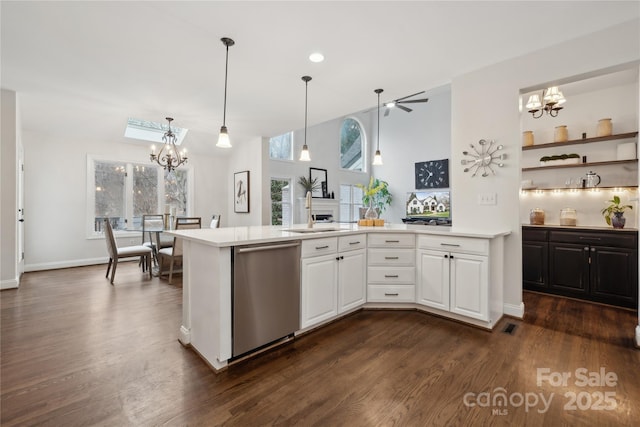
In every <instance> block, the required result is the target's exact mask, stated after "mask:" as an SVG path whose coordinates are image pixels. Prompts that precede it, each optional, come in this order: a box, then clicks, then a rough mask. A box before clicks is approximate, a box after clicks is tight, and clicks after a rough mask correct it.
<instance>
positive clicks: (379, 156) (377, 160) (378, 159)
mask: <svg viewBox="0 0 640 427" xmlns="http://www.w3.org/2000/svg"><path fill="white" fill-rule="evenodd" d="M373 165H374V166H381V165H382V154H380V150H376V154H375V155H374V156H373Z"/></svg>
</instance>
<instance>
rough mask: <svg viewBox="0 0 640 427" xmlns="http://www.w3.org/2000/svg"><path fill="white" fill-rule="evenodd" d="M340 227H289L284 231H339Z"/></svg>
mask: <svg viewBox="0 0 640 427" xmlns="http://www.w3.org/2000/svg"><path fill="white" fill-rule="evenodd" d="M339 230H340V229H339V228H289V229H284V230H282V231H288V232H289V233H323V232H327V231H339Z"/></svg>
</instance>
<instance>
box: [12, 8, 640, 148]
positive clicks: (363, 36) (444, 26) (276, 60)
mask: <svg viewBox="0 0 640 427" xmlns="http://www.w3.org/2000/svg"><path fill="white" fill-rule="evenodd" d="M0 8H1V9H0V13H1V24H2V27H1V36H2V45H1V47H2V50H1V60H2V62H1V75H0V79H1V83H2V87H3V88H7V89H11V90H15V91H17V92H19V93H20V102H21V107H22V121H23V128H24V129H25V130H27V131H38V132H50V133H53V132H61V134H64V133H67V134H68V133H69V132H70V131H71V130H70V129H72V128H73V129H75V130H74V131H75V132H79V133H80V134H82V132H86V135H91V132H94V133H97V132H98V131H101V132H104V134H105V135H106V136H108V137H110V138H113V139H114V140H119V141H120V140H122V139H121V138H122V135H123V133H124V128H125V125H126V120H127V117H129V116H131V117H136V118H140V119H145V120H154V121H163V120H164V117H166V116H172V117H174V118H175V121H174V124H175V125H176V126H179V127H186V128H189V129H190V131H189V135H188V136H187V138H186V140H185V145H186V146H187V147H189V149H190V150H191V151H192V152H193V151H196V152H198V151H202V152H204V151H208V152H211V153H213V152H214V150H216V149H214V148H213V143H214V141H215V140H216V139H217V133H218V130H219V128H220V126H221V124H222V107H223V91H224V59H225V47H224V45H223V44H222V43H221V42H220V38H221V37H231V38H233V39H234V40H235V42H236V45H235V46H233V47H231V48H230V49H229V88H228V103H227V120H226V122H227V126H228V128H229V132H230V135H231V138H232V142H233V141H241V140H243V139H245V138H252V137H256V136H271V135H277V134H279V133H283V132H286V131H288V130H292V129H300V128H302V127H303V124H304V82H302V80H301V77H302V76H303V75H310V76H312V77H313V80H312V81H311V82H310V83H309V124H310V125H313V124H314V123H320V122H323V121H326V120H330V119H333V118H336V117H340V116H343V115H346V114H349V113H352V112H355V111H360V110H363V109H365V108H369V107H371V106H374V105H375V104H376V102H377V96H376V94H375V93H374V92H373V90H374V89H376V88H384V90H385V91H384V93H383V97H382V98H383V99H382V100H383V101H384V100H387V99H393V98H398V97H401V96H405V95H408V94H411V93H414V92H418V91H420V90H425V89H426V90H429V89H431V88H436V87H438V86H441V85H444V84H447V83H448V82H450V80H451V79H452V77H453V76H456V75H460V74H463V73H466V72H469V71H473V70H475V69H478V68H481V67H483V66H487V65H490V64H493V63H496V62H499V61H502V60H505V59H508V58H513V57H516V56H520V55H524V54H526V53H529V52H532V51H534V50H538V49H541V48H543V47H546V46H550V45H553V44H557V43H559V42H561V41H563V40H568V39H571V38H576V37H580V36H582V35H584V34H587V33H591V32H595V31H598V30H600V29H603V28H607V27H610V26H613V25H616V24H619V23H622V22H625V21H628V20H631V19H637V17H638V16H640V12H639V10H640V3H639V2H637V1H622V2H615V1H568V2H561V1H554V2H547V1H533V2H519V1H518V2H515V1H512V2H504V1H499V2H482V1H475V2H460V1H446V2H436V1H412V2H400V1H375V2H368V1H353V2H347V1H340V2H328V1H326V2H323V1H315V2H301V1H286V2H273V1H258V2H247V1H233V2H219V1H195V2H186V1H161V2H156V1H140V2H125V1H119V2H96V1H91V2H55V1H46V2H33V1H22V2H11V1H4V0H3V1H2V2H1V3H0ZM314 51H320V52H322V53H323V54H324V55H325V57H326V59H325V61H324V62H323V63H319V64H314V63H311V62H310V61H309V60H308V59H307V57H308V55H309V54H310V53H311V52H314ZM594 54H597V52H594ZM565 94H566V93H565ZM78 124H80V126H79V127H76V126H78ZM83 125H84V126H83Z"/></svg>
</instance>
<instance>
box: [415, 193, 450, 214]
mask: <svg viewBox="0 0 640 427" xmlns="http://www.w3.org/2000/svg"><path fill="white" fill-rule="evenodd" d="M450 199H451V195H450V192H449V191H419V192H413V193H409V195H408V197H407V209H406V213H407V216H409V217H415V216H430V217H431V216H438V217H448V216H449V215H450V210H451V209H450V203H451V202H450Z"/></svg>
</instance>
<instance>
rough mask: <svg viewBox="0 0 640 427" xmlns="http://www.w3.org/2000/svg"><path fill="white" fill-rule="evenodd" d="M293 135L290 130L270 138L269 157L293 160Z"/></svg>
mask: <svg viewBox="0 0 640 427" xmlns="http://www.w3.org/2000/svg"><path fill="white" fill-rule="evenodd" d="M291 135H293V132H288V133H285V134H283V135H278V136H274V137H273V138H270V139H269V157H271V158H272V159H279V160H292V159H293V150H292V144H291Z"/></svg>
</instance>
